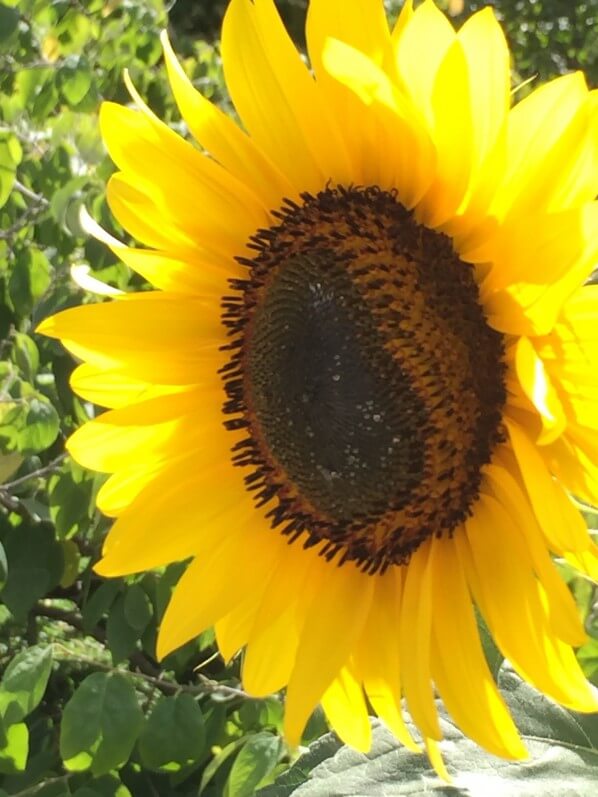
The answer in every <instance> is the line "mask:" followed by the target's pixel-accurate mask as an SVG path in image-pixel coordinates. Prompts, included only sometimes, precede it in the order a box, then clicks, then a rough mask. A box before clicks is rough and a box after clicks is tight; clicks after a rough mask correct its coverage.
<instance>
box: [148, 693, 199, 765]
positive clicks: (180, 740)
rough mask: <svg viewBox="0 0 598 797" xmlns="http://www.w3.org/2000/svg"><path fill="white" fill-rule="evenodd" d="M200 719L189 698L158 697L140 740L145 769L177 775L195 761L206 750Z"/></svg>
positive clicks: (193, 701) (182, 695)
mask: <svg viewBox="0 0 598 797" xmlns="http://www.w3.org/2000/svg"><path fill="white" fill-rule="evenodd" d="M205 740H206V736H205V728H204V720H203V715H202V713H201V709H200V707H199V706H198V704H197V702H196V701H195V700H194V699H193V698H192V697H191V695H189V694H185V693H181V694H179V695H176V696H175V697H161V698H160V699H159V700H158V702H157V703H156V705H155V707H154V709H153V711H152V713H151V714H150V716H149V718H148V720H147V722H146V725H145V727H144V729H143V732H142V734H141V736H140V739H139V754H140V755H141V760H142V762H143V763H144V765H145V766H146V767H148V768H149V769H152V770H155V771H158V772H177V771H178V770H180V769H182V768H183V767H185V766H188V765H189V764H192V763H194V762H195V761H197V759H198V758H200V757H201V755H202V754H203V752H204V749H205Z"/></svg>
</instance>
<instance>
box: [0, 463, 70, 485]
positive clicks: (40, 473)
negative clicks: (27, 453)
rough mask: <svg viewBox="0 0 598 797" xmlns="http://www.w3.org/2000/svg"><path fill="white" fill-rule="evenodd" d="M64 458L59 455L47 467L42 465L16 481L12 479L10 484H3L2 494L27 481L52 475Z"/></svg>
mask: <svg viewBox="0 0 598 797" xmlns="http://www.w3.org/2000/svg"><path fill="white" fill-rule="evenodd" d="M65 457H66V454H59V455H58V456H57V457H56V458H55V459H53V460H52V462H48V464H47V465H43V466H42V467H41V468H37V470H32V471H31V472H30V473H26V474H25V475H24V476H19V478H18V479H13V481H11V482H5V483H4V484H3V485H2V490H3V491H4V492H9V491H10V490H14V488H15V487H20V486H21V484H25V482H28V481H29V479H37V477H38V476H47V475H48V474H49V473H53V472H54V471H55V470H58V466H59V465H61V464H62V462H63V460H64V459H65Z"/></svg>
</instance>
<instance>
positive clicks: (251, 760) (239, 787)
mask: <svg viewBox="0 0 598 797" xmlns="http://www.w3.org/2000/svg"><path fill="white" fill-rule="evenodd" d="M281 751H282V741H281V739H280V737H278V736H274V735H273V734H271V733H267V732H265V731H264V732H262V733H256V734H255V735H253V736H250V737H249V739H248V740H247V742H246V744H244V745H243V747H242V748H241V751H240V753H239V755H238V756H237V757H236V758H235V760H234V762H233V766H232V768H231V771H230V775H229V776H228V780H227V782H226V789H225V797H252V795H253V794H255V789H256V787H257V786H258V785H259V784H260V783H261V782H262V781H263V780H264V778H266V777H267V776H268V775H269V774H270V773H271V772H272V770H273V769H274V767H275V766H276V764H277V763H278V759H279V757H280V753H281Z"/></svg>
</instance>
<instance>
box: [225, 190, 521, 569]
mask: <svg viewBox="0 0 598 797" xmlns="http://www.w3.org/2000/svg"><path fill="white" fill-rule="evenodd" d="M273 215H274V216H275V217H276V218H277V220H278V221H279V223H278V224H277V225H276V226H273V227H271V228H269V229H267V230H260V231H259V232H258V233H257V234H256V235H255V236H254V237H253V238H252V240H251V244H250V246H251V247H252V248H253V249H254V251H255V252H256V254H255V257H254V258H253V259H251V260H248V259H243V258H240V259H239V261H240V262H241V263H242V264H243V265H244V266H246V267H247V268H248V276H247V279H246V280H236V281H233V282H232V289H233V292H232V295H231V296H227V297H224V299H223V322H224V324H225V325H226V326H227V328H228V331H229V335H230V337H231V341H230V343H229V344H228V345H227V348H229V349H230V351H231V359H230V361H229V363H228V364H227V366H226V367H225V368H224V369H223V377H224V383H225V389H226V393H227V401H226V403H225V406H224V411H225V413H226V415H227V420H226V422H225V423H226V425H227V426H228V427H229V428H234V429H246V430H247V437H246V438H245V439H244V440H243V441H242V442H240V443H238V444H237V445H236V446H235V449H234V450H233V458H234V461H235V463H236V464H238V465H239V466H240V467H243V468H245V469H246V470H247V475H246V477H245V482H246V485H247V487H248V489H250V490H252V491H253V492H254V495H255V499H256V502H257V504H258V505H259V506H264V507H265V512H266V516H267V517H268V519H269V520H270V522H271V524H272V526H273V527H277V528H279V529H280V530H281V531H282V533H284V534H286V535H289V537H290V539H291V540H293V539H296V538H299V537H301V538H302V540H303V542H304V545H317V544H319V545H320V549H319V550H320V552H321V553H322V554H323V555H324V556H326V557H328V558H329V559H332V558H334V557H338V561H339V562H340V563H342V562H344V561H356V562H358V563H359V564H360V565H361V566H362V567H363V569H364V570H366V571H367V572H370V573H374V572H377V571H379V570H384V569H385V568H386V567H388V565H390V564H400V563H403V562H405V561H407V559H408V558H409V556H410V555H411V553H412V552H413V551H414V550H415V549H416V548H417V547H418V546H419V545H420V544H421V542H422V541H423V540H424V539H426V538H427V537H429V536H430V535H433V534H436V535H440V534H450V533H452V531H453V530H454V529H455V528H456V527H457V526H458V525H459V524H460V523H461V522H462V521H463V520H464V519H465V518H466V517H467V516H468V514H469V513H470V511H471V507H472V505H473V503H474V501H475V499H476V498H477V496H478V493H479V488H480V482H481V468H482V466H483V465H485V464H486V463H488V462H489V460H490V456H491V453H492V450H493V448H494V447H495V445H496V443H497V442H498V441H499V440H500V439H501V423H500V421H501V413H502V407H503V405H504V402H505V397H506V393H505V385H504V373H505V367H504V364H503V339H502V336H501V335H500V334H499V333H497V332H496V331H494V330H493V329H491V328H490V327H489V326H488V324H487V322H486V318H485V316H484V312H483V310H482V308H481V306H480V302H479V295H478V288H477V284H476V282H475V279H474V275H473V273H472V268H471V267H470V266H468V265H467V264H465V263H463V262H462V261H461V260H459V258H458V257H457V255H456V254H455V252H454V250H453V248H452V246H451V243H450V240H449V239H448V238H447V237H446V236H445V235H442V234H439V233H436V232H433V231H431V230H429V229H427V228H425V227H423V226H421V225H419V224H417V223H416V222H415V220H414V219H413V216H412V214H411V213H410V212H409V211H407V210H406V209H405V208H404V207H403V205H401V204H400V203H399V202H398V201H397V199H396V197H395V196H394V195H393V194H391V193H388V192H385V191H382V190H380V189H377V188H366V189H357V188H351V189H344V188H340V187H339V188H334V189H332V188H329V189H326V190H325V191H322V192H321V193H319V194H318V195H317V196H315V197H314V196H311V195H308V194H305V195H303V196H302V204H296V203H294V202H290V201H288V202H286V203H285V205H284V207H283V208H282V210H280V211H277V212H275V213H274V214H273Z"/></svg>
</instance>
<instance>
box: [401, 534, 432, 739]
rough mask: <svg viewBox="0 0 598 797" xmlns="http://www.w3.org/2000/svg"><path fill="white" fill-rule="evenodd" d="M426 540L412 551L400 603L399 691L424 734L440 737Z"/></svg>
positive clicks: (428, 554) (428, 551)
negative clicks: (401, 692) (434, 679)
mask: <svg viewBox="0 0 598 797" xmlns="http://www.w3.org/2000/svg"><path fill="white" fill-rule="evenodd" d="M430 548H431V544H430V540H427V541H426V542H424V543H423V544H422V545H421V546H420V547H419V548H418V549H417V551H415V553H414V554H413V555H412V557H411V559H410V561H409V564H408V566H407V568H406V570H407V575H406V578H405V586H404V592H403V604H402V607H401V628H400V635H401V636H400V638H401V653H402V656H401V663H402V680H403V684H404V685H403V692H404V694H405V698H406V699H407V705H408V706H409V711H410V712H411V716H412V717H413V719H414V720H415V723H416V725H417V727H418V728H420V730H421V731H422V733H423V734H424V735H425V736H429V737H431V738H433V739H441V738H442V734H441V732H440V726H439V724H438V713H437V711H436V706H435V704H434V693H433V691H432V675H431V661H430V657H431V650H430V649H431V634H432V630H431V623H432V610H433V604H432V580H431V571H430V564H429V558H430Z"/></svg>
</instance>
